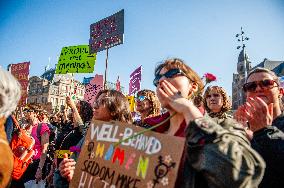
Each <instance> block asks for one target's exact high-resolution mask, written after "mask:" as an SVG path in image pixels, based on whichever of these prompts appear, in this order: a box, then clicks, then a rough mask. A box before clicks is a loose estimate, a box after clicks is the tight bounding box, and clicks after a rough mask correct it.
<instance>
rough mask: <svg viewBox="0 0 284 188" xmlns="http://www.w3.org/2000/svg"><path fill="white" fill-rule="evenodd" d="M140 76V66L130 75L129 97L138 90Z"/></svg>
mask: <svg viewBox="0 0 284 188" xmlns="http://www.w3.org/2000/svg"><path fill="white" fill-rule="evenodd" d="M141 75H142V66H140V67H139V68H137V69H136V70H135V71H133V72H132V73H131V75H130V82H129V95H133V94H135V92H137V91H139V90H140V83H141Z"/></svg>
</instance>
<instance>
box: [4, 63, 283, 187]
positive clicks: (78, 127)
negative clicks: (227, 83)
mask: <svg viewBox="0 0 284 188" xmlns="http://www.w3.org/2000/svg"><path fill="white" fill-rule="evenodd" d="M154 76H155V78H154V81H153V84H154V85H155V86H156V91H151V90H149V89H144V90H140V91H138V92H137V93H136V96H135V104H136V106H135V110H134V111H131V109H130V106H129V102H128V99H127V97H126V96H125V95H124V94H122V93H121V92H120V91H117V90H110V89H102V90H101V91H99V92H98V93H97V94H96V96H95V99H94V102H93V103H89V102H86V101H83V100H76V99H73V98H72V97H71V96H66V105H65V106H62V107H61V109H60V111H58V112H54V113H49V112H47V111H46V110H45V109H44V108H43V107H42V106H41V105H39V104H26V105H25V106H23V107H22V108H19V107H17V105H18V101H19V100H20V96H21V86H20V84H19V83H18V81H17V79H16V78H14V77H13V75H12V74H11V73H10V72H9V71H6V70H4V69H2V68H0V187H3V188H4V187H11V188H21V187H29V186H31V185H29V184H32V182H36V184H37V185H38V186H41V187H58V188H61V187H69V186H70V184H71V182H72V181H73V179H74V178H75V176H76V172H78V171H76V168H78V166H76V164H77V163H78V160H80V157H82V156H84V155H87V154H86V153H82V152H84V151H86V150H84V149H83V148H84V147H85V145H87V144H89V145H88V147H87V149H90V148H89V146H90V142H89V141H87V142H86V139H87V138H86V135H87V133H88V131H90V132H91V131H92V130H89V129H93V127H92V126H93V125H92V124H93V122H94V121H95V120H96V121H103V122H114V121H115V122H120V123H124V124H129V126H130V127H131V126H133V127H139V128H140V129H139V130H143V131H145V133H146V132H156V133H159V134H161V135H164V136H169V137H168V138H170V136H171V138H173V137H179V138H184V142H185V143H184V147H181V148H176V149H177V150H179V151H180V153H181V159H180V163H179V165H178V166H177V173H176V174H177V177H176V180H175V182H174V187H176V188H182V187H186V188H191V187H192V188H196V187H202V188H204V187H230V188H233V187H252V188H253V187H267V188H273V187H284V175H283V169H284V162H283V161H284V133H283V131H284V116H283V109H282V107H283V104H282V100H281V98H282V94H283V88H281V87H280V83H279V79H278V77H277V76H276V75H275V74H274V73H273V72H272V71H270V70H268V69H265V68H256V69H254V70H252V71H251V72H250V73H249V74H248V76H247V79H246V81H245V84H244V85H243V91H244V92H245V94H246V102H245V103H244V104H243V105H241V106H240V107H239V108H238V109H237V110H236V111H235V112H234V113H233V114H232V113H230V112H231V111H230V110H231V102H230V99H229V97H228V95H227V92H226V91H225V89H224V88H222V87H220V86H207V84H209V83H210V82H213V81H215V80H216V77H215V76H214V75H212V74H206V75H205V78H204V79H205V80H206V81H205V83H204V81H203V80H202V79H201V78H200V77H199V76H198V74H197V73H196V72H195V71H194V70H192V69H191V68H190V67H189V66H188V65H187V64H186V63H185V62H184V61H183V60H181V59H178V58H172V59H166V60H164V61H162V62H161V63H160V64H158V65H157V67H156V69H155V70H154ZM211 84H212V83H211ZM137 115H138V117H140V118H138V119H137ZM134 116H135V117H136V118H134ZM119 125H120V124H119ZM157 125H158V126H157ZM120 126H122V125H120ZM91 134H92V133H91ZM137 137H138V136H137ZM132 139H135V138H132ZM125 142H126V141H125ZM94 143H96V140H95V141H94ZM167 143H168V144H169V145H171V146H170V147H175V141H174V140H168V141H167ZM118 144H119V143H118ZM96 155H97V154H96ZM89 158H90V157H89ZM113 160H114V159H113ZM89 164H90V163H89ZM85 167H86V168H87V169H88V170H90V169H91V168H90V166H88V165H87V166H86V165H85ZM82 168H83V167H82ZM92 168H93V167H92ZM149 168H150V167H149ZM169 168H170V167H169ZM91 170H92V169H91ZM100 178H101V179H102V177H100ZM79 179H80V178H79ZM80 181H81V180H80ZM159 181H160V179H159V178H157V179H156V180H155V181H153V184H147V187H155V186H156V185H157V184H158V183H159ZM166 183H167V182H166ZM166 183H165V185H167V184H166ZM114 184H115V182H114ZM136 184H137V185H136ZM138 184H139V181H138V180H137V182H136V180H135V183H134V185H133V186H129V185H126V184H124V185H122V184H120V185H115V186H114V185H113V186H112V187H139V185H138ZM163 185H164V184H163ZM89 186H90V184H89ZM85 187H88V185H85ZM90 187H96V186H95V184H94V185H92V186H90Z"/></svg>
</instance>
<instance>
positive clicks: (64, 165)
mask: <svg viewBox="0 0 284 188" xmlns="http://www.w3.org/2000/svg"><path fill="white" fill-rule="evenodd" d="M75 165H76V162H75V160H74V159H68V158H64V159H63V161H61V163H60V164H59V171H60V174H61V176H62V177H64V178H66V179H67V180H68V181H69V182H70V181H71V180H72V178H73V175H74V170H75Z"/></svg>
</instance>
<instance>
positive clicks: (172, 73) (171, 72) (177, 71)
mask: <svg viewBox="0 0 284 188" xmlns="http://www.w3.org/2000/svg"><path fill="white" fill-rule="evenodd" d="M178 74H180V75H183V76H186V77H187V75H186V74H185V73H184V72H183V71H182V70H180V69H171V70H169V71H167V72H166V73H165V74H157V75H156V76H155V79H154V80H153V84H154V86H156V87H157V85H158V83H159V80H160V79H161V78H162V77H163V76H165V77H166V78H172V77H174V76H175V75H178ZM187 78H188V77H187ZM188 79H189V78H188Z"/></svg>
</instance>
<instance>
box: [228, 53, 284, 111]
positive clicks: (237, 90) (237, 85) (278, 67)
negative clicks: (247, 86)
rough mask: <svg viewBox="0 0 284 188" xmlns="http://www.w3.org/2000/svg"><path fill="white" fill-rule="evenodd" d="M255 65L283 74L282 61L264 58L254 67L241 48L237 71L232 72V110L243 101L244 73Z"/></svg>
mask: <svg viewBox="0 0 284 188" xmlns="http://www.w3.org/2000/svg"><path fill="white" fill-rule="evenodd" d="M245 62H246V66H245ZM256 67H262V68H266V69H269V70H271V71H273V72H275V73H276V75H277V76H278V77H282V76H284V61H272V60H269V59H266V58H265V59H264V60H263V61H262V62H261V63H259V64H257V65H256V66H254V67H251V62H250V61H249V57H248V55H247V53H246V52H245V51H244V50H242V51H241V52H240V54H239V57H238V63H237V72H238V73H233V82H232V109H233V110H236V109H237V108H238V106H240V105H241V104H243V103H244V101H245V93H244V92H243V89H242V87H243V85H244V83H245V75H248V73H249V72H250V71H252V70H253V69H255V68H256ZM245 71H246V72H245Z"/></svg>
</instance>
